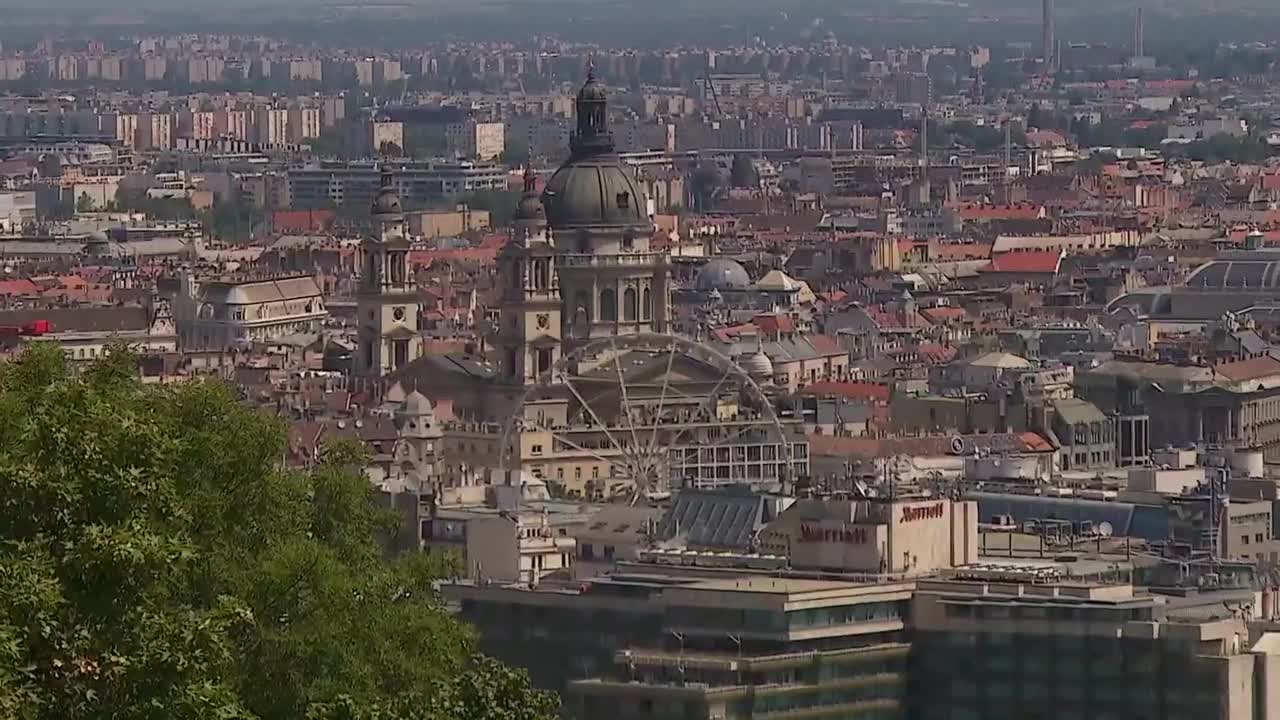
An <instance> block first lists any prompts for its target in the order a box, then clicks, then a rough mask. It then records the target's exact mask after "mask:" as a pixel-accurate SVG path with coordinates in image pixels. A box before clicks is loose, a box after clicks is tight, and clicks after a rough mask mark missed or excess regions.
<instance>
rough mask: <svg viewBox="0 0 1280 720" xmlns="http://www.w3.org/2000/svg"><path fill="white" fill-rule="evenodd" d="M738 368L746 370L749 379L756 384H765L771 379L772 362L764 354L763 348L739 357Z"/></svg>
mask: <svg viewBox="0 0 1280 720" xmlns="http://www.w3.org/2000/svg"><path fill="white" fill-rule="evenodd" d="M738 366H739V367H741V368H742V369H743V370H746V371H747V374H748V375H750V376H751V379H752V380H755V381H756V382H762V381H764V382H767V381H770V380H772V379H773V361H772V360H770V359H769V356H768V355H765V354H764V349H763V348H761V349H758V350H756V351H755V352H753V353H743V354H742V355H740V356H739V357H738Z"/></svg>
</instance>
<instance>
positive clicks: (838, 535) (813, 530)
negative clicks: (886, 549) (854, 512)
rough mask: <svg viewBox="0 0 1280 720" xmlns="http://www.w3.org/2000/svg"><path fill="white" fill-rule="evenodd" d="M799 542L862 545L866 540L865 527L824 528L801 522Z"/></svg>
mask: <svg viewBox="0 0 1280 720" xmlns="http://www.w3.org/2000/svg"><path fill="white" fill-rule="evenodd" d="M800 542H803V543H844V544H846V545H863V544H866V542H867V529H866V528H864V527H839V528H824V527H819V526H817V525H803V524H802V525H801V526H800Z"/></svg>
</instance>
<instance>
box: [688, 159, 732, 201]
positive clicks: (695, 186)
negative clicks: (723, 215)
mask: <svg viewBox="0 0 1280 720" xmlns="http://www.w3.org/2000/svg"><path fill="white" fill-rule="evenodd" d="M723 184H724V178H723V176H721V174H720V171H719V170H718V169H717V168H716V166H715V165H714V164H713V163H702V164H700V165H698V167H696V168H694V170H693V173H692V174H691V175H690V176H689V185H690V190H691V192H692V195H693V204H694V209H695V210H697V211H698V212H704V213H705V212H711V211H712V210H714V209H715V204H716V196H717V194H718V193H719V192H720V186H721V185H723Z"/></svg>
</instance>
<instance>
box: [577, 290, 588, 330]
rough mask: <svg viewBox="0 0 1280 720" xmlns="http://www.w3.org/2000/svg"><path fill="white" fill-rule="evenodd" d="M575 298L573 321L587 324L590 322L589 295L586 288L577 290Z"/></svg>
mask: <svg viewBox="0 0 1280 720" xmlns="http://www.w3.org/2000/svg"><path fill="white" fill-rule="evenodd" d="M576 298H577V299H576V300H575V302H574V303H573V307H574V310H573V322H574V324H575V325H577V324H588V325H589V324H590V323H591V296H590V295H588V294H587V291H586V290H579V291H578V294H577V296H576Z"/></svg>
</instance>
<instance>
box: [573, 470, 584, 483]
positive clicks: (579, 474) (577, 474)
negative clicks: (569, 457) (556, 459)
mask: <svg viewBox="0 0 1280 720" xmlns="http://www.w3.org/2000/svg"><path fill="white" fill-rule="evenodd" d="M573 479H574V480H581V479H582V468H580V467H576V468H574V469H573Z"/></svg>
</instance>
